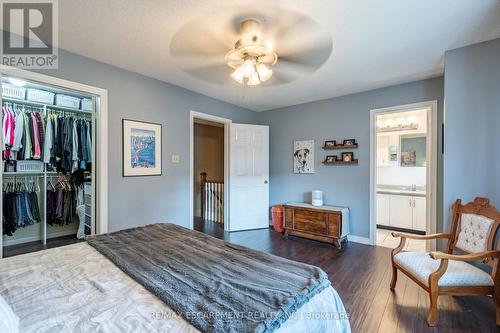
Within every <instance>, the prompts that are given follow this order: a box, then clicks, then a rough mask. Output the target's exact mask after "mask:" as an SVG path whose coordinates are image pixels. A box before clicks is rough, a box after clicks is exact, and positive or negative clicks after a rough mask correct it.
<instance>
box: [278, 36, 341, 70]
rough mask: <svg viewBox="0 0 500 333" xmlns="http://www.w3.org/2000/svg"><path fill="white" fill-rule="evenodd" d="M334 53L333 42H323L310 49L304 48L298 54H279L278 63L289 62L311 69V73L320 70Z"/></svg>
mask: <svg viewBox="0 0 500 333" xmlns="http://www.w3.org/2000/svg"><path fill="white" fill-rule="evenodd" d="M331 53H332V43H331V41H330V42H328V41H326V42H323V43H322V44H320V45H316V46H313V47H310V48H304V49H302V50H300V51H298V52H283V53H279V58H278V62H280V61H287V62H293V63H296V64H299V65H301V66H304V67H309V68H310V69H311V71H315V70H317V69H318V68H320V67H321V66H322V65H323V64H324V63H325V62H326V61H327V60H328V58H330V55H331Z"/></svg>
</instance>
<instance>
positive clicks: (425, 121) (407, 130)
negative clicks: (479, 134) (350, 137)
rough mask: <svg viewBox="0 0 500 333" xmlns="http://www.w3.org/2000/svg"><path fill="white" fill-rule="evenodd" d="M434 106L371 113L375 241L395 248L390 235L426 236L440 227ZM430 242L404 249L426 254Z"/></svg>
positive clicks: (410, 243) (411, 243)
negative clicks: (400, 233) (436, 210)
mask: <svg viewBox="0 0 500 333" xmlns="http://www.w3.org/2000/svg"><path fill="white" fill-rule="evenodd" d="M435 105H436V103H435V102H430V103H419V104H412V105H403V106H399V107H393V108H387V109H378V110H372V144H371V155H372V162H371V177H372V184H371V185H372V193H371V203H372V205H371V220H372V225H371V235H370V236H371V237H370V238H371V240H372V244H373V245H377V246H384V247H389V248H395V247H397V245H398V244H399V242H400V238H395V237H393V236H392V235H391V233H392V232H404V233H411V234H417V235H425V234H429V233H433V232H435V226H436V213H435V209H436V203H435V200H436V199H435V198H436V195H435V188H436V187H435V182H436V179H435V178H436V172H435V170H436V143H435V141H436V132H437V128H436V121H435V117H436V116H435V115H436V107H435ZM434 247H435V244H434V243H430V242H429V243H427V242H426V241H418V240H410V239H408V240H407V245H406V249H407V250H410V251H426V250H429V249H432V248H434Z"/></svg>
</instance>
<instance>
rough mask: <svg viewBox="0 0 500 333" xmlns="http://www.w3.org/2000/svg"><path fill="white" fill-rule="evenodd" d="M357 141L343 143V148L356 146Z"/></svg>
mask: <svg viewBox="0 0 500 333" xmlns="http://www.w3.org/2000/svg"><path fill="white" fill-rule="evenodd" d="M356 145H357V144H356V139H346V140H344V142H343V146H356Z"/></svg>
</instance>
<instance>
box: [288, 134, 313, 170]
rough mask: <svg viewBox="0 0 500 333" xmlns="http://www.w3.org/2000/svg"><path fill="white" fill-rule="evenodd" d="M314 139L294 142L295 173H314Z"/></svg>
mask: <svg viewBox="0 0 500 333" xmlns="http://www.w3.org/2000/svg"><path fill="white" fill-rule="evenodd" d="M314 172H315V171H314V140H296V141H294V143H293V173H314Z"/></svg>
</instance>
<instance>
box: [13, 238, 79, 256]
mask: <svg viewBox="0 0 500 333" xmlns="http://www.w3.org/2000/svg"><path fill="white" fill-rule="evenodd" d="M78 242H83V240H80V239H77V238H76V235H69V236H64V237H57V238H51V239H48V240H47V245H43V244H42V242H29V243H24V244H19V245H11V246H6V247H5V248H4V249H3V256H4V258H7V257H12V256H17V255H20V254H25V253H30V252H36V251H41V250H45V249H51V248H53V247H59V246H64V245H70V244H74V243H78Z"/></svg>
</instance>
